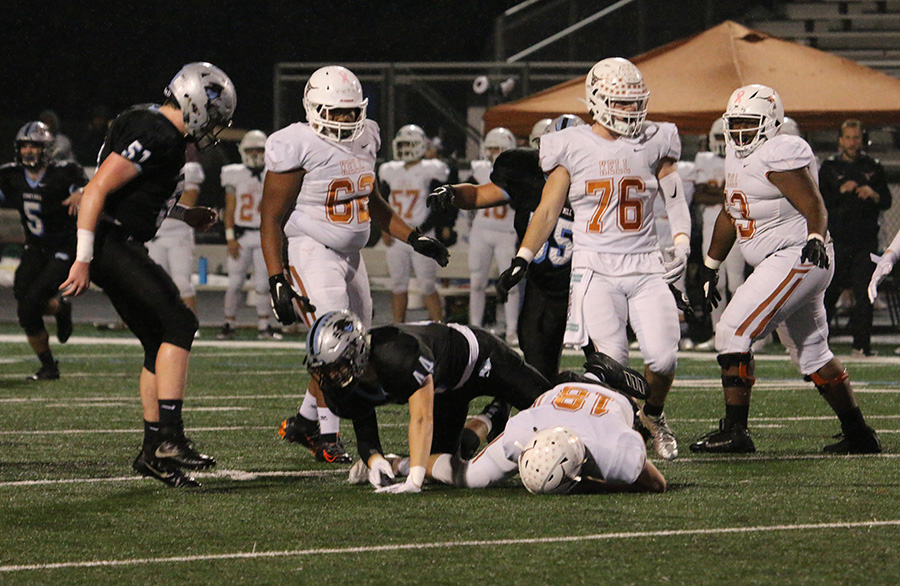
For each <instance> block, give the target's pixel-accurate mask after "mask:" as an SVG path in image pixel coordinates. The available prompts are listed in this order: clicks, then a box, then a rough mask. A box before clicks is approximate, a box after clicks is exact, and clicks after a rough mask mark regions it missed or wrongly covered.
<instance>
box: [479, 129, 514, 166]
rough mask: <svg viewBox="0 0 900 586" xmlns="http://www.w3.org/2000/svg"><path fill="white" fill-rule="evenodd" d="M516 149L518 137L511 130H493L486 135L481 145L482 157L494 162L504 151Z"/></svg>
mask: <svg viewBox="0 0 900 586" xmlns="http://www.w3.org/2000/svg"><path fill="white" fill-rule="evenodd" d="M514 148H516V135H514V134H513V133H512V131H511V130H510V129H509V128H503V127H502V126H501V127H499V128H492V129H491V130H490V131H489V132H488V133H487V134H485V135H484V140H483V141H482V143H481V156H482V157H484V158H485V159H487V160H488V161H490V162H492V163H493V162H494V161H495V160H496V159H497V156H498V155H499V154H500V153H502V152H503V151H508V150H509V149H514Z"/></svg>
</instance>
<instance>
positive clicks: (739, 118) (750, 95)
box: [722, 84, 784, 157]
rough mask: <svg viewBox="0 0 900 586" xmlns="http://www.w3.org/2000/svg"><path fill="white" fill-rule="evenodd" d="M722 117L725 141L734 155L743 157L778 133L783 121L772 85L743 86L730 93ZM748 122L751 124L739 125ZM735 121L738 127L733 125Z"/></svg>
mask: <svg viewBox="0 0 900 586" xmlns="http://www.w3.org/2000/svg"><path fill="white" fill-rule="evenodd" d="M722 118H724V120H725V142H726V143H727V144H728V146H730V147H731V148H733V149H734V152H735V154H736V155H737V156H738V157H746V156H747V155H749V154H750V153H752V152H753V151H755V150H756V149H757V148H758V147H759V145H761V144H762V143H763V142H765V141H766V140H767V139H769V138H772V137H773V136H775V135H776V134H778V129H779V127H780V126H781V123H782V122H783V121H784V106H782V104H781V97H779V95H778V92H776V91H775V90H773V89H772V88H770V87H768V86H764V85H759V84H751V85H745V86H744V87H741V88H738V89H736V90H734V92H733V93H732V94H731V97H730V98H729V99H728V107H727V108H726V109H725V114H724V115H723V116H722ZM748 123H749V124H752V126H749V127H746V128H743V126H746V125H747V124H748ZM738 124H740V125H741V126H742V128H736V126H738Z"/></svg>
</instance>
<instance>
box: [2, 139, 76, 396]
mask: <svg viewBox="0 0 900 586" xmlns="http://www.w3.org/2000/svg"><path fill="white" fill-rule="evenodd" d="M15 149H16V155H15V162H12V163H7V164H6V165H3V166H2V167H0V204H2V205H3V206H4V207H12V208H15V209H17V210H18V211H19V216H20V218H21V220H22V227H23V228H24V229H25V250H24V252H23V253H22V260H21V263H20V264H19V268H18V269H16V276H15V281H14V285H13V292H14V294H15V297H16V304H17V309H16V311H17V314H18V318H19V325H20V326H22V329H23V330H25V335H26V336H27V337H28V343H29V344H30V345H31V348H32V349H33V350H34V353H35V354H37V357H38V358H39V359H40V361H41V367H40V370H38V371H37V372H36V373H35V374H33V375H31V376H30V377H28V380H53V379H58V378H59V364H58V361H57V360H55V359H54V358H53V352H51V350H50V336H49V335H48V334H47V330H46V329H45V328H44V318H43V316H44V315H53V316H55V317H56V337H57V339H58V340H59V342H60V343H61V344H64V343H65V342H66V340H68V339H69V336H70V335H72V305H71V304H70V303H69V301H68V300H66V299H63V298H62V297H61V296H60V294H59V290H58V287H59V284H60V283H62V282H63V281H64V280H65V279H66V276H67V275H68V273H69V267H70V266H71V265H72V261H73V260H74V259H75V214H76V213H77V209H78V202H79V200H80V198H81V188H82V187H84V186H85V185H86V184H87V176H86V175H85V174H84V169H82V168H81V167H80V166H79V165H78V163H75V162H74V161H60V162H55V161H52V160H51V151H52V150H53V135H52V134H51V133H50V129H49V128H47V126H46V125H45V124H44V123H43V122H29V123H27V124H25V125H24V126H23V127H22V128H20V129H19V132H18V133H17V134H16V140H15Z"/></svg>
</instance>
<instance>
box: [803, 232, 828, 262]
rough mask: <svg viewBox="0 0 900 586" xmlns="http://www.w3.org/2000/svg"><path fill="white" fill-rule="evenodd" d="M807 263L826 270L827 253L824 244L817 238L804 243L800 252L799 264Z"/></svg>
mask: <svg viewBox="0 0 900 586" xmlns="http://www.w3.org/2000/svg"><path fill="white" fill-rule="evenodd" d="M807 261H809V262H811V263H812V264H814V265H816V266H817V267H819V268H820V269H827V268H828V253H827V252H826V251H825V242H823V241H822V240H819V239H818V238H810V239H809V240H807V241H806V245H805V246H804V247H803V251H802V252H800V262H807Z"/></svg>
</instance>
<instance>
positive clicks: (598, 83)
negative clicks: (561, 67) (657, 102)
mask: <svg viewBox="0 0 900 586" xmlns="http://www.w3.org/2000/svg"><path fill="white" fill-rule="evenodd" d="M584 89H585V95H586V99H585V101H586V102H587V105H588V110H589V111H590V113H591V117H592V118H593V119H594V121H595V122H597V124H599V125H600V126H603V127H604V128H606V129H608V130H610V131H612V132H614V133H616V134H620V135H622V136H634V135H636V134H637V133H638V132H639V131H640V129H641V125H642V124H643V123H644V120H645V119H646V118H647V104H649V102H650V90H648V89H647V85H646V84H645V83H644V76H643V75H641V72H640V70H639V69H638V68H637V67H635V66H634V64H633V63H631V61H628V60H627V59H622V58H621V57H610V58H608V59H604V60H603V61H600V62H598V63H597V64H596V65H594V66H593V67H592V68H591V70H590V72H588V74H587V77H586V78H585V81H584ZM627 104H634V106H633V109H624V106H626V105H627Z"/></svg>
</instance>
